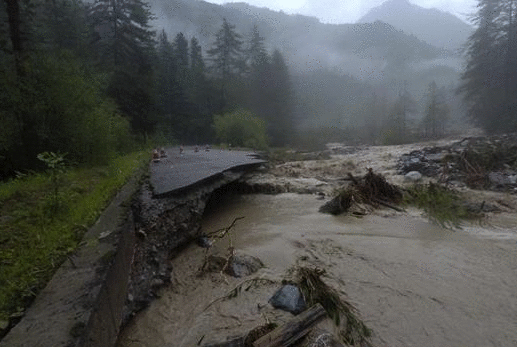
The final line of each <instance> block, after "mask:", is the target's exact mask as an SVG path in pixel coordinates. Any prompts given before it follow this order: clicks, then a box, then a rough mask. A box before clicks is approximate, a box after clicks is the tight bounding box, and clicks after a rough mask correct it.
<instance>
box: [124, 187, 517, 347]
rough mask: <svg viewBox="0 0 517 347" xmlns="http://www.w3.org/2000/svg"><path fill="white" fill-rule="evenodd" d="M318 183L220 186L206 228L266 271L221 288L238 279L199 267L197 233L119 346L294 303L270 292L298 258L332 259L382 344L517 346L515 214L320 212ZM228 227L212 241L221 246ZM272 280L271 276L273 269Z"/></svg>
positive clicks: (197, 340)
mask: <svg viewBox="0 0 517 347" xmlns="http://www.w3.org/2000/svg"><path fill="white" fill-rule="evenodd" d="M321 204H322V202H321V201H319V200H317V199H316V198H315V197H314V196H312V195H297V194H279V195H244V196H239V195H235V196H226V197H221V198H220V199H219V200H218V201H216V202H215V203H214V202H212V204H210V208H209V209H208V211H207V213H206V215H205V217H204V221H203V229H204V231H206V232H210V231H213V230H216V229H219V228H222V227H226V226H228V225H229V224H230V223H231V222H232V221H233V219H234V218H237V217H242V216H243V217H245V218H244V219H242V220H239V221H237V224H236V226H235V228H234V229H232V231H233V232H232V245H233V246H234V247H235V248H236V250H237V251H239V252H243V253H246V254H249V255H253V256H257V257H259V258H260V259H261V260H262V261H263V262H264V264H265V265H266V268H265V269H263V270H261V271H259V273H257V275H256V276H254V277H260V278H262V279H264V283H263V284H260V285H256V286H248V287H246V289H248V290H243V291H242V292H241V293H240V295H238V296H237V297H236V298H233V299H230V300H217V299H218V298H223V297H224V296H225V295H226V294H227V293H228V291H230V290H231V289H233V288H236V286H238V285H239V284H241V283H242V281H243V280H242V279H235V278H230V277H228V276H223V275H221V274H220V273H210V274H202V275H200V274H199V272H198V269H199V267H200V266H201V264H202V263H203V257H204V252H205V250H204V249H202V248H200V247H198V246H196V245H192V246H191V247H189V248H187V249H186V250H185V251H183V252H182V253H181V254H180V255H179V256H178V257H177V258H176V259H174V262H173V267H174V270H173V278H174V279H173V283H172V285H171V286H170V287H169V288H166V289H164V290H163V292H162V293H161V296H160V298H159V299H157V300H155V301H154V302H153V303H152V304H151V306H150V307H149V308H148V309H147V310H145V311H143V312H141V313H139V314H138V315H137V316H136V317H135V319H134V320H133V321H132V322H131V324H129V326H128V327H126V329H125V330H124V331H123V332H122V334H121V338H120V342H119V346H124V347H143V346H148V347H151V346H185V347H186V346H196V345H203V344H204V343H208V342H212V341H221V340H224V338H225V337H226V336H235V335H239V334H242V333H244V332H246V331H248V330H249V329H251V328H253V327H255V326H257V325H260V324H264V322H265V321H266V320H273V321H274V320H277V321H283V320H286V319H288V318H289V317H288V315H289V314H286V313H282V312H278V310H273V309H272V308H271V307H270V306H269V305H268V304H267V300H268V299H269V297H270V296H271V295H272V293H273V292H274V290H275V289H276V288H277V287H278V283H279V282H280V281H281V278H282V276H283V274H285V272H286V270H287V269H289V268H290V267H292V266H293V265H294V264H296V263H297V262H299V261H306V262H309V263H310V264H312V265H317V266H319V267H322V268H325V269H326V271H327V276H326V277H325V278H324V280H325V281H326V282H328V283H329V284H330V285H332V286H334V287H335V288H338V289H339V290H340V291H342V292H344V293H346V295H347V298H348V300H349V301H350V302H351V303H352V304H354V305H355V307H356V308H357V309H358V312H359V316H360V317H361V318H362V319H363V320H364V321H365V323H366V324H367V325H368V326H369V327H370V328H372V329H373V332H374V337H373V339H372V342H373V343H374V345H375V346H401V347H403V346H419V347H426V346H429V347H431V346H433V347H435V346H450V347H456V346H483V347H486V346H517V218H515V216H512V215H502V216H500V217H493V218H492V219H490V220H488V221H487V222H486V223H485V224H483V225H472V226H466V227H464V228H463V229H462V230H457V231H451V230H447V229H443V228H441V227H439V226H437V225H435V224H433V223H430V222H429V221H427V219H425V218H423V217H422V216H421V215H420V212H419V211H414V210H410V211H408V212H407V213H398V212H394V211H392V210H380V211H376V212H375V213H373V214H372V215H369V216H365V217H363V218H356V217H352V216H339V217H335V216H331V215H325V214H321V213H319V212H318V208H319V206H320V205H321ZM228 242H229V240H228V239H224V240H221V241H219V242H218V243H216V244H215V246H214V249H213V250H212V252H214V253H220V254H221V255H224V253H225V252H226V248H227V247H228ZM266 280H267V281H266Z"/></svg>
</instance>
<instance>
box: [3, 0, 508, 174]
mask: <svg viewBox="0 0 517 347" xmlns="http://www.w3.org/2000/svg"><path fill="white" fill-rule="evenodd" d="M483 6H484V7H483ZM489 6H492V7H494V9H493V10H489V9H488V8H489ZM480 8H481V10H480V13H479V17H478V18H477V19H476V20H477V24H478V29H477V31H476V32H475V33H474V34H473V36H472V37H471V38H470V41H469V45H468V51H467V58H469V59H470V60H469V62H468V65H467V70H466V71H464V72H463V75H462V83H463V84H462V86H461V88H460V90H459V91H460V93H459V94H458V93H456V89H457V87H458V83H459V82H458V81H459V77H460V73H461V70H460V69H459V67H460V66H461V61H462V59H463V58H462V57H461V56H458V54H457V53H455V52H450V51H448V50H445V49H443V48H437V47H434V46H432V45H430V44H428V43H426V42H424V41H421V40H419V39H418V38H416V37H415V36H412V35H408V34H406V33H404V32H403V31H400V30H398V29H396V28H395V27H394V26H392V25H389V24H386V23H383V22H379V21H377V22H374V23H360V24H342V25H329V24H322V23H320V22H319V21H318V20H317V19H315V18H312V17H306V16H300V15H287V14H285V13H282V12H275V11H271V10H269V9H266V8H257V7H253V6H250V5H247V4H244V3H232V4H227V5H225V6H219V5H213V4H209V3H207V2H204V1H197V0H196V1H185V0H171V1H162V0H152V1H151V3H147V2H145V1H143V0H95V1H94V2H82V1H81V0H57V1H54V2H46V1H43V0H31V1H27V2H18V1H15V0H6V1H5V2H4V3H3V6H2V7H0V18H2V21H1V22H0V23H1V24H0V47H1V50H0V61H1V67H0V74H1V77H2V78H1V79H0V102H1V104H2V109H1V110H0V117H1V119H0V121H1V122H2V124H3V125H4V126H3V127H1V128H0V164H1V170H0V171H1V174H2V177H10V176H12V175H13V174H14V173H15V172H16V171H24V170H29V169H39V168H41V167H42V165H43V163H41V161H39V160H38V159H37V155H38V154H39V153H42V152H44V151H51V152H56V153H63V154H64V153H66V156H67V159H68V160H69V162H71V163H72V162H73V163H77V164H93V163H102V162H106V161H107V160H108V159H109V158H111V157H112V156H113V155H115V154H117V153H121V152H124V151H128V150H131V149H132V148H134V147H135V146H141V145H142V144H144V143H147V144H150V143H176V144H180V143H192V144H194V143H205V142H225V143H232V144H235V145H242V146H244V145H246V146H249V147H255V148H265V147H266V146H268V145H273V146H283V145H287V144H297V145H307V144H308V145H310V142H311V141H313V140H314V139H317V141H316V142H317V144H321V143H324V142H325V141H329V140H336V141H337V140H339V141H345V140H346V141H349V142H367V143H377V144H380V143H400V142H407V141H411V140H413V139H416V138H420V137H421V136H430V137H437V136H442V135H443V134H444V132H445V130H446V129H447V130H448V131H450V130H451V129H461V128H462V127H463V126H464V125H465V123H464V122H465V118H464V117H463V115H464V114H465V110H464V109H463V104H462V101H461V97H462V96H465V97H466V100H467V102H468V104H467V106H468V107H469V112H470V113H469V116H470V117H471V119H472V120H474V121H475V122H476V123H477V124H478V125H481V126H483V127H484V128H485V129H488V130H490V131H499V130H500V129H502V126H495V125H494V124H495V123H493V122H492V120H491V119H488V118H486V117H485V116H484V115H486V114H493V112H496V113H498V114H504V117H505V118H504V119H506V120H507V121H506V124H513V123H512V122H513V111H512V110H513V108H512V105H513V101H512V100H513V99H512V95H514V94H515V93H512V92H511V90H512V88H513V87H512V86H513V85H514V83H513V82H512V81H513V77H511V76H513V75H512V71H513V70H512V68H511V66H513V65H512V64H513V60H515V58H514V54H513V50H514V47H513V43H512V42H513V41H515V40H512V39H511V38H512V37H513V36H515V32H514V23H515V21H514V19H513V17H514V16H515V9H514V8H513V7H512V5H511V4H510V3H506V2H503V1H501V2H498V3H497V4H492V2H486V3H485V2H481V7H480ZM485 8H486V9H485ZM483 11H485V12H486V13H488V14H484V13H485V12H483ZM487 11H488V12H487ZM485 42H487V43H485ZM485 46H486V47H490V52H491V53H490V54H484V53H483V52H484V50H485V48H483V47H485ZM493 52H496V53H495V54H494V53H493ZM488 66H489V67H490V68H488ZM494 73H496V75H494ZM490 76H492V77H493V76H496V77H497V76H499V77H500V78H499V77H498V78H495V79H494V78H491V77H490ZM487 86H488V87H489V88H488V87H487ZM486 88H488V90H489V91H490V93H493V95H492V94H490V95H492V96H488V95H489V93H487V92H486V91H487V89H486ZM485 98H488V99H486V100H485ZM500 98H503V99H502V101H501V102H499V103H498V105H499V106H498V107H499V108H497V110H498V111H488V110H493V109H494V108H492V107H491V105H492V104H493V103H492V102H491V101H492V100H496V99H497V100H499V99H500ZM488 101H490V102H488ZM481 105H484V106H481ZM495 116H496V115H493V117H495ZM436 122H438V123H439V124H437V123H436ZM502 123H503V122H501V124H502ZM244 134H245V135H244ZM311 139H312V140H311ZM314 141H315V140H314Z"/></svg>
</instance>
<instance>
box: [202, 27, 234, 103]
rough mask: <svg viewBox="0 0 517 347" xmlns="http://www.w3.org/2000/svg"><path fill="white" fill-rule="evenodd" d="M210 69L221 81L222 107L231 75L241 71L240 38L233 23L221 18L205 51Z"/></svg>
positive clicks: (225, 100) (225, 99)
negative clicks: (210, 64) (221, 20)
mask: <svg viewBox="0 0 517 347" xmlns="http://www.w3.org/2000/svg"><path fill="white" fill-rule="evenodd" d="M207 53H208V55H209V56H210V58H211V61H212V69H213V71H214V72H215V74H216V76H218V77H219V79H220V81H221V94H222V95H221V98H222V107H223V108H224V106H225V105H226V102H227V93H228V84H229V82H230V79H231V78H232V76H233V75H235V74H238V73H240V72H241V71H242V61H243V58H242V40H241V35H239V34H238V33H237V32H236V31H235V25H231V24H229V23H228V22H227V21H226V19H223V25H222V27H221V29H219V31H218V32H217V34H216V36H215V42H214V44H213V47H212V48H211V49H210V50H208V51H207Z"/></svg>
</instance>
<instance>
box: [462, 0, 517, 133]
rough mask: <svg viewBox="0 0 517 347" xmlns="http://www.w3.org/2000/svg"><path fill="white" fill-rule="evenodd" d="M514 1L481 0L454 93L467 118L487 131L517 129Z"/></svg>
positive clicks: (516, 51)
mask: <svg viewBox="0 0 517 347" xmlns="http://www.w3.org/2000/svg"><path fill="white" fill-rule="evenodd" d="M516 11H517V3H515V2H514V1H513V0H481V1H479V3H478V12H477V14H476V16H475V17H474V18H473V21H474V23H476V24H477V29H476V31H475V32H474V33H473V34H472V36H470V38H469V40H468V44H467V49H466V53H467V58H468V63H467V66H466V69H465V71H464V72H463V74H462V75H461V81H462V84H461V86H460V88H459V89H458V92H459V93H460V94H461V95H462V96H463V97H464V99H465V102H466V104H467V107H468V115H469V117H470V119H471V120H472V121H473V122H474V123H475V124H477V125H479V126H480V127H481V128H483V129H484V130H486V131H487V132H489V133H502V132H509V131H516V130H517V41H516V40H517V23H516V21H517V13H516Z"/></svg>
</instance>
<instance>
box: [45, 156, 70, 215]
mask: <svg viewBox="0 0 517 347" xmlns="http://www.w3.org/2000/svg"><path fill="white" fill-rule="evenodd" d="M65 156H66V154H57V153H54V152H43V153H40V154H38V159H39V160H41V161H42V162H44V163H45V164H46V165H47V172H48V175H49V176H50V186H51V189H52V195H51V196H50V197H51V200H50V206H49V210H50V212H51V216H52V217H53V216H54V214H55V213H56V212H57V210H58V209H59V205H60V202H61V199H60V196H59V189H60V188H61V186H62V183H63V176H64V173H65V169H66V165H65Z"/></svg>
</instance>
